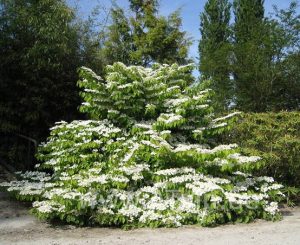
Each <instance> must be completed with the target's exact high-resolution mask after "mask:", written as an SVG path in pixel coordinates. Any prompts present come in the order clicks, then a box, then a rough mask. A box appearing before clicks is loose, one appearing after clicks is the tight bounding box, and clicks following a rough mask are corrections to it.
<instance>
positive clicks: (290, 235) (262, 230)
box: [0, 193, 300, 245]
mask: <svg viewBox="0 0 300 245" xmlns="http://www.w3.org/2000/svg"><path fill="white" fill-rule="evenodd" d="M29 207H30V205H28V203H22V202H16V201H13V200H10V199H9V198H8V196H7V195H6V194H5V193H0V244H1V245H4V244H9V245H10V244H28V245H29V244H30V245H34V244H39V245H41V244H42V245H46V244H51V245H58V244H64V245H65V244H110V245H113V244H120V245H121V244H122V245H123V244H130V245H137V244H155V245H159V244H164V245H166V244H172V245H176V244H180V245H181V244H185V245H189V244H208V245H210V244H212V245H218V244H230V245H235V244H237V245H243V244H255V245H267V244H272V245H274V244H278V245H279V244H280V245H281V244H285V245H288V244H293V245H294V244H297V245H298V244H300V207H298V208H294V209H289V210H284V217H283V220H282V221H279V222H266V221H261V220H259V221H256V222H254V223H251V224H238V225H223V226H218V227H215V228H203V227H198V226H185V227H181V228H177V229H136V230H130V231H123V230H121V229H114V228H77V227H74V226H70V225H59V226H55V225H53V224H49V223H47V222H41V221H39V220H37V219H36V218H35V217H34V216H32V215H30V214H29V213H28V210H29Z"/></svg>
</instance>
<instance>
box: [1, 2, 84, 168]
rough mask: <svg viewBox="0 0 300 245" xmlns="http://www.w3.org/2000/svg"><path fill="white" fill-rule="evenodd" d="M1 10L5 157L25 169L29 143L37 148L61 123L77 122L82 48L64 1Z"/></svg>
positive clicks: (15, 4)
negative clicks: (66, 121)
mask: <svg viewBox="0 0 300 245" xmlns="http://www.w3.org/2000/svg"><path fill="white" fill-rule="evenodd" d="M0 10H1V12H0V30H1V37H0V81H1V82H0V133H1V140H0V146H1V147H0V148H1V156H2V158H5V159H6V160H7V159H8V158H9V157H8V154H7V153H9V152H10V154H11V155H12V156H13V157H14V162H16V163H18V162H22V163H24V162H26V160H27V159H24V158H22V157H24V154H23V153H22V150H24V148H27V140H28V139H31V140H35V141H36V142H37V143H38V142H40V141H41V140H44V139H45V137H46V135H47V134H48V128H49V127H50V126H51V125H52V124H53V123H54V122H55V121H56V120H58V119H59V120H71V119H73V118H74V117H77V115H78V114H77V111H76V109H77V104H78V102H79V97H78V91H77V88H76V80H77V74H76V73H77V72H76V69H77V68H78V66H80V65H81V64H82V63H81V60H82V59H81V57H80V55H81V48H82V47H80V42H79V39H78V30H77V28H76V27H75V26H74V25H72V23H73V21H74V19H75V14H74V12H73V11H72V10H71V9H70V8H69V7H68V6H67V5H66V4H65V2H64V1H57V0H42V1H35V0H26V1H24V0H22V1H21V0H13V1H11V0H1V1H0ZM20 137H23V138H24V137H26V138H27V139H26V140H25V141H24V139H22V138H20ZM25 143H26V144H25ZM24 144H25V145H24ZM32 148H33V147H32ZM18 156H19V158H18ZM31 160H32V159H29V161H31Z"/></svg>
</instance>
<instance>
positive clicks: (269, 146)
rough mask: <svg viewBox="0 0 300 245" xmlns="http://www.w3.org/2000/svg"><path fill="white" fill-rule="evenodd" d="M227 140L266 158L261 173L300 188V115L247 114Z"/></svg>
mask: <svg viewBox="0 0 300 245" xmlns="http://www.w3.org/2000/svg"><path fill="white" fill-rule="evenodd" d="M228 140H230V141H231V142H236V143H238V144H239V145H240V146H241V147H242V148H243V149H244V151H245V153H249V154H251V155H258V156H261V157H262V158H263V159H264V161H265V166H264V167H263V168H262V169H260V170H259V173H258V174H263V175H269V176H273V177H274V178H275V179H276V180H277V181H280V182H282V183H284V184H286V185H288V186H295V187H298V188H299V187H300V112H279V113H248V114H245V113H244V114H242V116H241V119H240V121H239V123H238V124H237V125H236V127H234V131H232V132H231V134H230V135H229V139H228Z"/></svg>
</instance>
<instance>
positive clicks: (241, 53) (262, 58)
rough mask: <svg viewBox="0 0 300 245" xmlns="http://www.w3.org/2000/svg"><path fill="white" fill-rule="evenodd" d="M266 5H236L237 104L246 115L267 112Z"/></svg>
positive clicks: (247, 1) (258, 1)
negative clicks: (249, 112)
mask: <svg viewBox="0 0 300 245" xmlns="http://www.w3.org/2000/svg"><path fill="white" fill-rule="evenodd" d="M263 5H264V1H263V0H235V1H234V2H233V7H234V14H235V23H234V27H233V30H234V54H235V60H234V65H233V72H234V79H235V89H236V103H237V107H238V108H239V109H242V110H244V111H247V110H254V111H265V110H266V108H267V104H268V99H269V96H270V93H271V90H272V88H270V84H269V77H268V70H267V69H266V68H267V67H268V66H269V65H270V62H271V56H269V55H268V48H267V45H268V41H269V40H268V37H269V35H268V29H267V25H266V22H265V18H264V6H263Z"/></svg>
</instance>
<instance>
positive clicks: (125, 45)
mask: <svg viewBox="0 0 300 245" xmlns="http://www.w3.org/2000/svg"><path fill="white" fill-rule="evenodd" d="M129 2H130V9H131V12H132V14H131V15H130V16H127V15H126V14H125V12H124V10H123V9H121V8H120V7H119V6H117V5H115V6H113V8H112V10H111V13H112V15H111V17H112V24H111V25H110V26H109V28H108V33H107V38H106V41H105V43H104V50H103V52H104V56H105V59H106V61H107V63H108V64H112V63H114V62H117V61H118V62H123V63H124V64H127V65H143V66H149V65H150V64H152V63H153V62H158V63H167V64H172V63H178V64H185V63H187V62H188V59H187V55H188V47H189V45H190V44H191V43H190V40H189V39H188V38H187V37H186V33H185V32H183V31H181V30H180V27H181V18H180V17H179V12H178V11H176V12H174V13H172V14H171V15H170V16H168V17H163V16H159V15H158V14H157V13H158V7H159V6H158V2H157V1H147V0H139V1H134V0H131V1H129Z"/></svg>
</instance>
